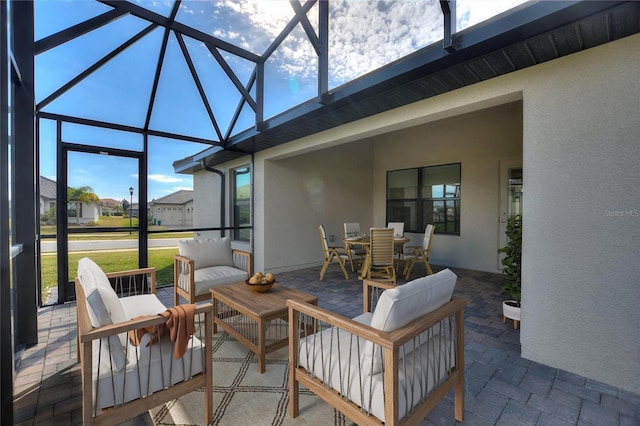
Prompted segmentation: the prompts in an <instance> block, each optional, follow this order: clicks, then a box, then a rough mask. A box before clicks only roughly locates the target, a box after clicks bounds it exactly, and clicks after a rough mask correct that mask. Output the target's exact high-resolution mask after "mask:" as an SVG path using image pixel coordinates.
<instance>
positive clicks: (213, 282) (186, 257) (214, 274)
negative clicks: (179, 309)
mask: <svg viewBox="0 0 640 426" xmlns="http://www.w3.org/2000/svg"><path fill="white" fill-rule="evenodd" d="M173 259H174V265H173V274H174V281H173V282H174V283H175V285H174V290H173V293H174V294H173V296H174V301H173V303H174V304H175V305H178V304H179V303H180V296H182V297H184V298H185V299H187V301H188V303H196V302H200V301H203V300H209V299H210V298H211V295H210V294H209V289H210V288H213V287H215V286H219V285H224V284H231V283H235V282H240V281H244V280H246V279H248V278H250V277H251V275H252V273H253V271H252V268H253V256H252V254H251V253H249V252H246V251H242V250H236V249H232V248H231V237H223V238H217V239H193V240H181V241H178V254H176V255H174V256H173Z"/></svg>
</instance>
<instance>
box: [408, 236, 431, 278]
mask: <svg viewBox="0 0 640 426" xmlns="http://www.w3.org/2000/svg"><path fill="white" fill-rule="evenodd" d="M435 230H436V227H435V226H433V225H432V224H428V225H427V227H426V228H425V230H424V238H423V239H422V245H421V246H409V247H407V248H406V249H407V252H406V253H405V254H404V259H405V261H406V262H407V263H406V265H405V267H404V271H403V273H404V278H405V279H406V280H408V279H409V275H411V270H412V269H413V265H415V264H416V262H422V263H424V268H425V269H426V271H427V275H431V274H433V271H432V270H431V266H429V256H430V255H431V245H432V244H433V233H434V232H435Z"/></svg>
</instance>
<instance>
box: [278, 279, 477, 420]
mask: <svg viewBox="0 0 640 426" xmlns="http://www.w3.org/2000/svg"><path fill="white" fill-rule="evenodd" d="M394 287H395V285H393V284H389V283H383V282H377V281H373V280H368V279H365V280H364V281H363V305H364V306H363V308H364V309H363V310H364V312H371V307H372V304H373V302H374V300H375V294H376V292H379V291H381V290H384V289H389V288H394ZM378 294H379V293H378ZM287 305H288V307H289V324H290V326H289V362H290V364H289V366H290V369H289V387H290V394H289V398H290V400H289V412H290V416H291V417H293V418H295V417H297V416H298V415H299V385H300V384H301V385H304V386H305V387H306V388H308V389H309V390H311V391H312V392H313V393H315V394H316V395H318V396H319V397H320V398H322V399H323V400H324V401H326V402H327V403H328V404H330V405H331V406H333V407H334V408H335V409H336V410H338V411H340V412H341V413H343V414H344V415H345V416H347V417H349V418H350V419H351V420H353V421H354V422H355V423H356V424H359V425H381V424H385V425H387V426H389V425H392V426H395V425H417V424H419V423H420V422H421V421H423V419H424V418H425V417H426V416H427V414H428V413H429V412H430V411H431V410H432V409H433V408H434V407H435V406H436V405H437V404H438V403H439V402H440V401H441V400H442V399H443V398H444V397H445V395H446V394H447V393H448V392H449V391H450V390H451V389H454V417H455V419H456V420H457V421H459V422H462V421H463V420H464V307H465V305H466V301H465V300H464V299H459V298H452V299H451V300H450V302H448V303H446V304H445V305H443V306H441V307H440V308H438V309H436V310H434V311H432V312H430V313H428V314H426V315H423V316H421V317H419V318H418V319H416V320H414V321H412V322H410V323H409V324H407V325H406V326H404V327H401V328H400V329H397V330H395V331H392V332H384V331H380V330H378V329H375V328H373V327H370V326H368V325H365V324H362V323H360V322H356V321H354V320H352V319H348V318H346V317H343V316H341V315H338V314H335V313H333V312H330V311H327V310H325V309H322V308H319V307H316V306H313V305H310V304H305V303H300V302H296V301H292V300H289V301H287ZM447 318H448V319H449V320H452V321H453V323H454V324H455V327H454V329H455V335H454V336H451V337H452V339H453V341H454V343H455V347H456V350H455V365H454V367H453V368H452V369H451V371H449V372H448V373H447V375H446V378H445V379H444V380H443V381H442V382H441V383H439V385H438V386H437V387H435V388H433V389H432V390H431V392H430V393H429V395H428V397H426V399H424V400H422V401H421V402H419V404H417V405H415V406H413V407H412V408H411V409H410V410H409V412H408V413H407V414H406V415H405V416H404V417H403V418H400V414H399V398H398V395H399V389H398V386H399V379H398V372H399V370H400V368H401V365H403V361H402V360H401V358H400V348H401V347H402V346H403V345H404V344H406V343H407V342H410V341H411V340H412V339H414V338H416V336H419V335H422V334H423V333H425V332H427V330H429V329H431V328H432V327H438V325H437V324H442V321H447ZM296 324H298V326H296ZM319 324H325V325H328V327H331V328H339V329H341V330H343V331H345V332H347V333H350V334H351V335H352V336H357V338H358V341H368V342H372V343H373V344H375V345H379V347H380V348H382V351H383V354H384V355H383V356H384V358H383V365H384V367H383V372H382V373H381V374H383V375H384V417H385V421H384V422H383V421H382V420H381V419H379V418H377V417H375V416H374V415H373V414H371V413H370V412H367V411H366V410H364V409H363V407H361V406H359V405H357V404H355V403H354V402H352V401H351V400H349V399H348V397H347V396H345V395H343V394H341V393H340V392H339V391H337V390H335V389H333V388H332V386H331V385H330V384H329V383H327V381H326V380H323V379H322V377H317V376H316V375H315V374H313V372H310V371H307V370H306V369H305V368H304V367H301V366H300V362H299V359H298V357H299V349H300V348H299V345H300V339H301V337H302V336H303V334H305V330H306V329H309V328H312V329H313V333H315V332H316V331H317V330H318V327H319ZM292 325H293V326H292ZM307 336H308V335H307ZM360 344H362V343H360ZM360 374H363V373H362V372H361V373H360ZM329 375H331V373H329ZM389 396H390V397H389Z"/></svg>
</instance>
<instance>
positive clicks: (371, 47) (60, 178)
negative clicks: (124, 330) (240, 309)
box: [34, 1, 522, 304]
mask: <svg viewBox="0 0 640 426" xmlns="http://www.w3.org/2000/svg"><path fill="white" fill-rule="evenodd" d="M519 3H522V2H521V1H511V2H502V3H501V4H500V6H499V7H498V8H497V9H493V10H492V13H498V12H502V11H504V10H506V9H508V8H510V7H512V6H516V5H518V4H519ZM461 4H462V6H461V7H460V6H459V8H460V9H461V11H462V12H463V13H462V15H461V19H458V20H456V5H455V2H448V1H442V2H436V1H431V2H424V1H416V2H401V3H396V2H375V3H374V2H364V1H363V2H350V1H344V2H338V1H331V2H319V1H307V2H304V3H302V2H299V1H291V2H289V1H268V2H261V1H249V2H238V3H217V2H202V1H175V2H174V1H166V2H151V1H139V2H125V1H101V2H87V1H72V2H56V1H53V2H52V1H36V2H35V3H34V17H35V20H34V22H35V25H34V34H35V45H34V54H35V55H34V57H35V101H36V121H37V122H36V129H37V130H36V132H37V133H36V138H37V147H38V151H39V158H38V161H39V164H38V172H39V176H40V181H39V183H40V184H39V185H37V186H38V188H39V193H38V198H39V200H40V202H39V203H40V208H39V220H38V223H39V226H40V229H39V230H38V232H37V233H38V235H39V237H40V242H41V243H40V245H39V247H38V248H39V255H38V260H39V263H40V268H39V271H40V274H39V277H37V278H38V279H39V280H40V281H41V284H40V285H39V286H38V299H39V301H40V303H41V304H50V303H61V302H64V301H67V300H69V299H73V287H72V285H71V284H70V283H72V281H73V277H74V275H75V265H76V264H77V260H78V258H79V257H80V256H82V254H81V253H82V250H84V249H86V248H87V247H88V245H91V244H93V247H91V248H92V249H95V248H101V247H103V246H104V248H105V250H108V249H109V248H114V249H118V250H125V249H126V250H127V251H126V255H125V254H123V255H122V256H126V259H127V262H129V263H131V265H130V266H131V267H134V266H155V267H157V268H158V269H159V270H160V271H163V270H164V272H165V274H164V276H165V277H166V278H164V279H165V281H166V282H162V281H163V275H160V278H159V280H160V283H161V284H172V281H171V274H170V273H169V272H170V271H168V265H169V264H170V262H168V261H167V259H170V258H171V255H172V254H173V252H175V247H174V248H173V249H171V248H168V249H165V250H164V251H162V250H154V249H153V248H154V247H155V244H156V242H157V240H159V239H162V238H163V237H166V238H167V239H168V238H180V237H191V236H192V235H193V234H194V232H195V233H200V232H211V231H215V232H218V234H224V233H225V232H227V233H228V232H229V231H230V230H231V229H235V231H234V235H238V232H239V231H240V230H241V229H239V228H243V229H244V231H242V232H244V233H245V234H247V235H248V236H249V241H251V240H250V233H251V231H250V229H251V223H250V222H247V221H243V222H242V223H239V221H238V220H237V218H234V216H233V215H232V214H229V215H227V214H225V210H224V205H225V203H224V201H223V202H222V203H221V204H222V206H223V208H222V210H221V212H220V214H219V215H218V214H216V215H212V216H211V219H210V221H209V222H207V223H198V224H194V223H192V222H190V221H189V219H188V217H192V216H193V208H194V207H193V205H191V206H189V204H188V202H186V203H183V204H175V205H165V206H161V207H158V208H155V209H151V208H150V206H151V205H155V204H158V202H159V201H156V200H162V199H165V197H171V196H172V195H175V194H178V193H180V192H182V191H187V192H188V191H191V193H193V180H192V178H191V176H190V175H189V174H188V173H185V172H188V170H185V167H184V165H185V162H184V161H185V160H186V161H187V164H188V165H189V166H188V167H190V166H191V163H192V162H195V163H196V164H197V167H198V168H207V167H208V164H207V163H208V162H209V163H211V161H210V160H209V158H210V157H211V155H212V154H213V155H216V154H217V155H219V156H221V157H225V156H229V155H230V156H238V155H246V154H251V153H253V152H256V151H258V150H261V149H265V148H268V147H269V146H271V145H273V144H274V143H282V138H270V137H269V133H270V132H271V131H274V130H279V129H282V128H286V127H287V126H288V123H290V122H291V121H292V120H305V119H306V118H308V117H309V114H310V113H311V114H313V113H316V112H317V111H319V110H320V109H327V108H329V109H330V108H332V107H333V106H334V105H338V104H339V103H343V102H345V101H348V100H349V98H350V97H351V96H353V95H352V94H351V93H352V92H353V90H354V84H357V82H361V81H363V79H365V80H366V78H369V79H372V78H373V79H374V80H375V81H380V80H381V79H383V78H387V77H388V73H389V71H388V67H389V65H388V64H395V66H396V67H398V66H403V65H402V63H403V62H405V61H406V60H407V59H403V58H405V57H411V56H415V55H419V54H421V52H422V53H423V54H424V53H428V52H432V51H434V50H438V51H439V50H441V49H442V46H443V43H445V44H447V45H448V47H447V48H448V49H449V50H451V51H453V50H454V48H453V47H452V45H451V43H452V40H453V39H452V34H453V33H455V31H456V30H458V31H459V30H462V29H464V28H466V27H467V26H471V25H473V24H474V23H476V22H475V21H478V20H482V19H483V17H486V16H490V13H489V14H488V13H487V12H486V11H485V12H484V14H473V17H471V15H470V13H469V11H470V6H469V5H468V4H467V5H465V4H464V2H461ZM474 20H475V21H474ZM371 38H373V40H374V41H373V42H367V43H365V40H368V39H371ZM427 59H428V58H427ZM381 67H382V68H381ZM394 72H395V73H397V72H398V71H394ZM403 72H404V71H403ZM369 84H370V83H366V84H365V87H366V86H368V85H369ZM342 93H344V94H342ZM356 118H357V117H355V116H353V117H347V118H341V121H344V120H345V119H346V120H353V119H356ZM337 124H338V123H334V124H328V125H337ZM310 129H312V127H311V126H310ZM288 138H289V139H290V138H291V136H289V137H288ZM174 162H175V163H176V167H175V168H174V167H173V166H174V164H173V163H174ZM247 166H248V169H249V170H250V164H248V165H247ZM188 167H187V168H188ZM212 171H215V170H212ZM45 180H48V181H50V182H49V184H50V185H49V186H51V185H55V189H54V190H53V195H51V194H46V193H45V192H47V191H46V190H45V189H44V188H43V186H42V185H43V184H42V182H44V181H45ZM51 182H53V183H51ZM49 192H51V191H49ZM63 194H67V195H66V197H65V196H64V195H63ZM72 194H75V195H73V196H72ZM222 194H223V197H225V195H224V194H225V192H224V189H223V192H222ZM163 219H164V220H163ZM163 222H164V223H163ZM105 240H116V241H121V243H119V244H115V245H113V244H111V245H109V244H108V243H107V242H105ZM129 240H132V241H129ZM82 241H86V242H85V243H84V244H83V243H82ZM150 249H151V250H150ZM78 252H79V253H80V254H79V253H78ZM114 263H115V264H118V265H121V264H122V261H116V260H113V261H112V260H105V261H104V263H103V267H105V268H106V269H110V268H112V267H115V266H110V264H114Z"/></svg>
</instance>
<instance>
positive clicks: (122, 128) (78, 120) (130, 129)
mask: <svg viewBox="0 0 640 426" xmlns="http://www.w3.org/2000/svg"><path fill="white" fill-rule="evenodd" d="M38 117H39V118H46V119H48V120H57V121H63V122H65V123H73V124H82V125H85V126H94V127H101V128H105V129H112V130H120V131H123V132H132V133H140V134H148V135H149V136H158V137H161V138H167V139H176V140H181V141H185V142H196V143H201V144H205V145H213V146H222V145H221V143H220V142H219V141H214V140H210V139H205V138H198V137H195V136H185V135H178V134H176V133H170V132H161V131H157V130H145V129H143V128H140V127H134V126H127V125H124V124H115V123H109V122H106V121H99V120H91V119H89V118H80V117H74V116H70V115H64V114H55V113H52V112H47V111H40V112H38Z"/></svg>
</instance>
